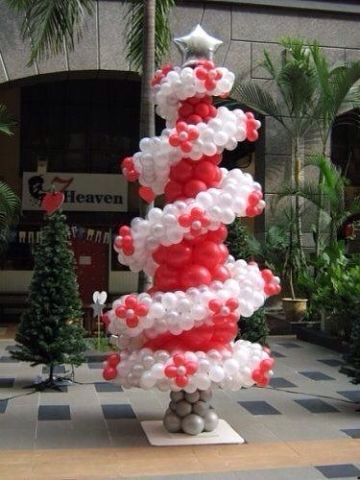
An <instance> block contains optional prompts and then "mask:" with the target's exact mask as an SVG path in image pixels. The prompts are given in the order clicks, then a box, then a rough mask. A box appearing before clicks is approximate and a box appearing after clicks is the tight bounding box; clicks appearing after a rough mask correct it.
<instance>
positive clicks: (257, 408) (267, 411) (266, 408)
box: [238, 400, 281, 415]
mask: <svg viewBox="0 0 360 480" xmlns="http://www.w3.org/2000/svg"><path fill="white" fill-rule="evenodd" d="M238 404H239V405H241V406H242V407H244V408H245V409H246V410H247V411H248V412H250V413H251V414H252V415H281V412H279V411H278V410H276V408H274V407H273V406H272V405H270V404H269V403H267V402H264V401H261V400H254V401H247V402H238Z"/></svg>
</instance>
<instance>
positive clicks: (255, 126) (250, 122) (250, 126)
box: [245, 112, 261, 142]
mask: <svg viewBox="0 0 360 480" xmlns="http://www.w3.org/2000/svg"><path fill="white" fill-rule="evenodd" d="M245 115H246V117H247V119H246V139H247V140H249V142H255V141H256V140H257V139H258V138H259V133H258V130H259V128H260V126H261V123H260V122H259V120H256V118H255V117H254V114H253V113H251V112H246V113H245Z"/></svg>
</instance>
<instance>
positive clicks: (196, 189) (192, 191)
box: [184, 179, 207, 198]
mask: <svg viewBox="0 0 360 480" xmlns="http://www.w3.org/2000/svg"><path fill="white" fill-rule="evenodd" d="M205 190H207V185H206V183H204V182H202V181H201V180H196V179H193V180H189V181H188V182H186V183H185V186H184V194H185V196H186V197H187V198H193V197H196V195H197V194H198V193H200V192H204V191H205Z"/></svg>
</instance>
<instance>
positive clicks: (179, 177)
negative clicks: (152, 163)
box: [170, 160, 193, 183]
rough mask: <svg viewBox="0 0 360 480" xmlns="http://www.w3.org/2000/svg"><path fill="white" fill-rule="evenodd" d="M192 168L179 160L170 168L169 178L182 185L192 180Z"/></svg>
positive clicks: (187, 163) (184, 161)
mask: <svg viewBox="0 0 360 480" xmlns="http://www.w3.org/2000/svg"><path fill="white" fill-rule="evenodd" d="M192 171H193V166H192V165H191V164H190V163H189V162H187V161H186V160H181V162H179V163H178V164H177V165H175V166H173V167H171V169H170V178H171V180H174V181H175V182H179V183H184V182H186V181H187V180H190V179H191V178H192Z"/></svg>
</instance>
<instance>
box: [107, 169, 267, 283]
mask: <svg viewBox="0 0 360 480" xmlns="http://www.w3.org/2000/svg"><path fill="white" fill-rule="evenodd" d="M221 172H222V180H221V183H220V185H219V187H218V188H210V189H208V190H207V191H205V192H200V193H198V194H197V196H196V197H195V198H194V199H188V200H185V201H176V202H174V203H173V204H168V205H165V207H164V209H163V210H161V209H160V208H152V209H151V210H150V211H149V213H148V215H147V218H146V219H142V218H139V217H137V218H134V219H133V220H132V221H131V229H130V233H129V235H130V236H131V237H132V241H133V247H134V251H133V253H132V254H131V255H126V254H125V253H124V251H123V249H122V237H121V235H119V236H118V237H117V238H116V239H115V243H114V248H115V250H116V252H117V253H118V259H119V262H120V263H122V264H123V265H128V266H129V267H130V269H131V270H132V271H134V272H139V271H140V270H144V271H145V272H146V273H147V274H149V275H153V274H154V271H155V269H156V267H157V264H156V263H155V261H154V260H153V257H152V255H151V254H152V253H153V252H154V251H155V250H156V249H157V248H158V247H159V245H163V246H165V247H167V246H170V245H173V244H177V243H179V242H181V241H182V240H183V238H184V237H185V236H187V235H189V234H190V233H191V230H192V228H193V227H192V225H191V226H182V225H181V224H180V223H181V222H180V223H179V219H180V218H181V216H182V215H191V211H192V210H193V209H194V208H198V209H200V210H202V211H203V215H204V218H206V219H207V220H208V222H207V226H206V227H205V226H203V225H202V224H201V222H200V223H199V220H194V222H197V223H199V228H200V229H201V230H199V232H198V233H199V234H202V233H205V232H207V231H213V230H216V229H218V228H219V226H220V225H221V224H222V223H223V224H226V225H229V224H231V223H232V222H233V221H234V220H235V218H236V217H246V216H248V215H249V212H248V207H249V201H250V202H251V199H252V198H254V199H255V201H256V208H257V209H258V210H257V214H258V213H260V212H261V211H262V210H263V208H264V206H265V202H264V200H262V193H261V186H260V184H259V183H257V182H254V180H253V179H252V177H251V175H250V174H248V173H243V172H242V171H241V170H239V169H237V168H235V169H233V170H230V171H228V170H226V169H224V168H223V169H221ZM195 226H196V224H195Z"/></svg>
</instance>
